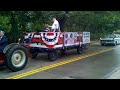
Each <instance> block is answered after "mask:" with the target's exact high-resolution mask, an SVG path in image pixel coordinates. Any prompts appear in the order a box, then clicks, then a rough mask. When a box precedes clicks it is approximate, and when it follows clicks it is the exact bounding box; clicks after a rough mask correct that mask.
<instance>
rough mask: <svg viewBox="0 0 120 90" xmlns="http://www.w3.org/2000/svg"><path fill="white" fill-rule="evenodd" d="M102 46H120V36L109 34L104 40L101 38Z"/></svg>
mask: <svg viewBox="0 0 120 90" xmlns="http://www.w3.org/2000/svg"><path fill="white" fill-rule="evenodd" d="M100 44H101V45H102V46H104V45H108V44H109V45H110V44H112V45H117V44H120V34H109V35H106V36H105V37H104V38H100Z"/></svg>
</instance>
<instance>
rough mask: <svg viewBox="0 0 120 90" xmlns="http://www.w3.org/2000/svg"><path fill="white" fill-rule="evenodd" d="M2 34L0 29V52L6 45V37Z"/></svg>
mask: <svg viewBox="0 0 120 90" xmlns="http://www.w3.org/2000/svg"><path fill="white" fill-rule="evenodd" d="M4 34H5V33H4V31H1V30H0V53H2V52H3V50H4V48H5V47H6V46H7V45H8V39H7V37H6V36H5V35H4Z"/></svg>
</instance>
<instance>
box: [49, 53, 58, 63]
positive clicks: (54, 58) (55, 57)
mask: <svg viewBox="0 0 120 90" xmlns="http://www.w3.org/2000/svg"><path fill="white" fill-rule="evenodd" d="M57 57H58V54H57V52H56V51H53V52H49V53H48V59H49V60H50V61H55V60H56V59H57Z"/></svg>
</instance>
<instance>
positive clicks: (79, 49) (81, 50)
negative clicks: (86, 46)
mask: <svg viewBox="0 0 120 90" xmlns="http://www.w3.org/2000/svg"><path fill="white" fill-rule="evenodd" d="M77 53H78V54H82V53H83V47H82V46H81V47H78V48H77Z"/></svg>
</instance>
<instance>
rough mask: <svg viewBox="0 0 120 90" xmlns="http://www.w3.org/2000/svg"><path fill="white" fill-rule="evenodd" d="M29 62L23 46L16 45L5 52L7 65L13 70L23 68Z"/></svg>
mask: <svg viewBox="0 0 120 90" xmlns="http://www.w3.org/2000/svg"><path fill="white" fill-rule="evenodd" d="M27 62H28V56H27V51H26V49H25V48H24V47H23V46H20V45H15V46H14V47H12V48H10V50H9V51H7V52H6V54H5V65H6V66H7V67H8V68H9V69H10V70H11V71H13V72H16V71H20V70H22V69H23V68H24V67H25V66H26V64H27Z"/></svg>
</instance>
